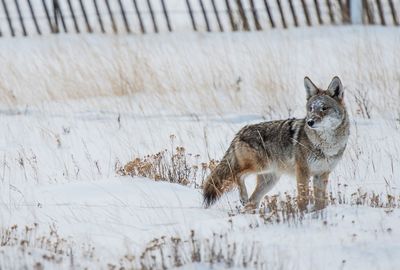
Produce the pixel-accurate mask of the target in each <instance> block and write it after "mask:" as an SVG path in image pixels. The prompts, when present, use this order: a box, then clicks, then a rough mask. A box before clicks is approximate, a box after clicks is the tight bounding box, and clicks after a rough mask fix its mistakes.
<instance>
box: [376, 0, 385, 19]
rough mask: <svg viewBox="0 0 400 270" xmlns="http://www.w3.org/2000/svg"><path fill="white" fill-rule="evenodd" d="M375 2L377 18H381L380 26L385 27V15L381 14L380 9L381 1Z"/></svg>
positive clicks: (381, 10) (381, 8) (381, 9)
mask: <svg viewBox="0 0 400 270" xmlns="http://www.w3.org/2000/svg"><path fill="white" fill-rule="evenodd" d="M375 1H376V5H377V7H378V13H379V17H380V18H381V24H382V25H386V20H385V14H383V7H382V3H381V0H375Z"/></svg>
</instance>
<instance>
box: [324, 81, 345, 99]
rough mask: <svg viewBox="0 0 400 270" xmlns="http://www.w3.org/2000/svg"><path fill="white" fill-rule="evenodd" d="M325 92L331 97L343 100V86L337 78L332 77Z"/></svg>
mask: <svg viewBox="0 0 400 270" xmlns="http://www.w3.org/2000/svg"><path fill="white" fill-rule="evenodd" d="M327 91H328V93H329V95H330V96H331V97H333V98H336V99H338V100H339V101H341V100H343V85H342V82H341V81H340V79H339V77H338V76H335V77H333V79H332V81H331V83H330V84H329V86H328V90H327Z"/></svg>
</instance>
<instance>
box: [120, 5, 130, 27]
mask: <svg viewBox="0 0 400 270" xmlns="http://www.w3.org/2000/svg"><path fill="white" fill-rule="evenodd" d="M118 4H119V9H120V10H121V15H122V20H123V21H124V25H125V29H126V32H128V33H130V32H131V28H130V27H129V23H128V19H127V18H126V15H125V9H124V6H123V5H122V2H121V0H118Z"/></svg>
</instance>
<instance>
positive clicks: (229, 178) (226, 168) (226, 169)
mask: <svg viewBox="0 0 400 270" xmlns="http://www.w3.org/2000/svg"><path fill="white" fill-rule="evenodd" d="M232 152H233V151H229V150H228V151H227V153H226V154H225V156H224V157H223V159H222V160H221V162H220V163H219V164H218V165H217V167H215V169H214V170H213V171H212V172H211V174H210V175H209V176H208V177H207V179H206V181H205V183H204V185H203V204H204V206H205V207H209V206H210V205H212V204H214V203H215V202H216V201H217V200H218V199H219V198H220V197H221V195H222V194H223V193H224V192H225V191H228V190H230V189H231V188H232V187H233V186H234V184H236V181H235V176H236V171H237V166H238V164H237V162H236V158H235V155H234V154H233V153H232Z"/></svg>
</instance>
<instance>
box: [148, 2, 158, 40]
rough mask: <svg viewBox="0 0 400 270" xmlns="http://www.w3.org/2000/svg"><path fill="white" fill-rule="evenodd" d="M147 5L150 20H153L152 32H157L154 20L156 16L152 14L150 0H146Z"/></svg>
mask: <svg viewBox="0 0 400 270" xmlns="http://www.w3.org/2000/svg"><path fill="white" fill-rule="evenodd" d="M147 6H148V7H149V11H150V16H151V20H152V21H153V28H154V32H155V33H158V27H157V21H156V17H155V16H154V12H153V7H152V6H151V1H150V0H147Z"/></svg>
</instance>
